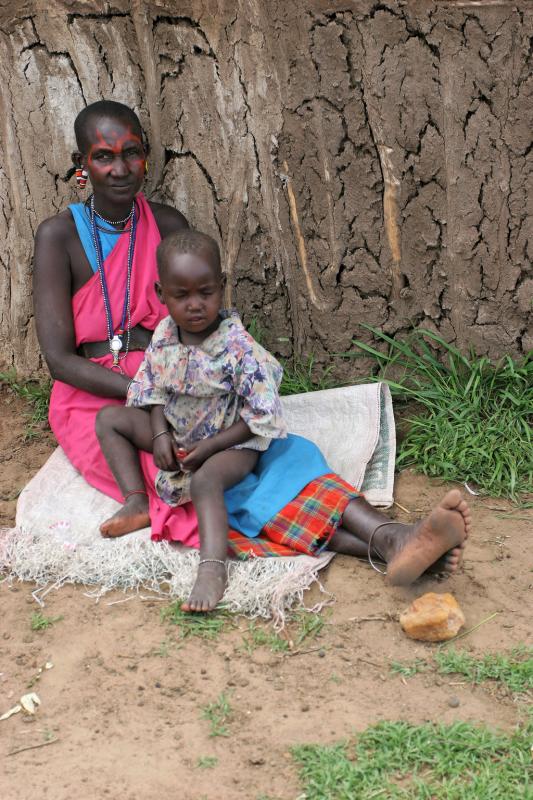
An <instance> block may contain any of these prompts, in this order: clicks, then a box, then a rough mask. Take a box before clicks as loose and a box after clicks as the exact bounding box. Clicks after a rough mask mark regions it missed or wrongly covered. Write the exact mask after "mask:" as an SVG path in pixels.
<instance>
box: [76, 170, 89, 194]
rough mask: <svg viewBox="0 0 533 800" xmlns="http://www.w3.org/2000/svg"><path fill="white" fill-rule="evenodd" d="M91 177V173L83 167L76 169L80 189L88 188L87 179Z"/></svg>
mask: <svg viewBox="0 0 533 800" xmlns="http://www.w3.org/2000/svg"><path fill="white" fill-rule="evenodd" d="M88 177H89V173H88V172H87V170H86V169H83V168H82V167H77V168H76V183H77V184H78V188H79V189H85V187H86V186H87V178H88Z"/></svg>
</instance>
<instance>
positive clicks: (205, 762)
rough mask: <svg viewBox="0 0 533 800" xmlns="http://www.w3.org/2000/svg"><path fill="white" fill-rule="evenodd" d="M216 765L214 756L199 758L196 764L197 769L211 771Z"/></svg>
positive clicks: (216, 759) (216, 761)
mask: <svg viewBox="0 0 533 800" xmlns="http://www.w3.org/2000/svg"><path fill="white" fill-rule="evenodd" d="M217 764H218V758H217V757H216V756H200V758H199V759H198V761H197V762H196V766H197V767H198V769H213V767H216V765H217Z"/></svg>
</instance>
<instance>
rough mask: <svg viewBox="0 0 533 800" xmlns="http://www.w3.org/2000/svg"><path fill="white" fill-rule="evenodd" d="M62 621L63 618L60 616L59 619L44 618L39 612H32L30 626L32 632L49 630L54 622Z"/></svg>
mask: <svg viewBox="0 0 533 800" xmlns="http://www.w3.org/2000/svg"><path fill="white" fill-rule="evenodd" d="M62 619H63V616H61V615H60V616H59V617H45V616H44V614H41V612H40V611H34V612H33V614H32V615H31V622H30V626H31V629H32V631H44V630H46V629H47V628H51V627H52V625H55V624H56V622H61V620H62Z"/></svg>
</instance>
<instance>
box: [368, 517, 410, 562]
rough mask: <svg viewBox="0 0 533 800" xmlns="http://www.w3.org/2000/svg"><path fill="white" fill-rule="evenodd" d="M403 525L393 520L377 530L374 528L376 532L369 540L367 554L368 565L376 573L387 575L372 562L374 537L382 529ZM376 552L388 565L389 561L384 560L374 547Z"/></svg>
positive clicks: (379, 526)
mask: <svg viewBox="0 0 533 800" xmlns="http://www.w3.org/2000/svg"><path fill="white" fill-rule="evenodd" d="M403 524H404V523H402V522H396V521H395V520H391V521H390V522H382V523H381V525H378V526H377V528H374V530H373V531H372V533H371V534H370V539H369V540H368V549H367V553H366V554H367V558H368V563H369V564H370V566H371V567H372V569H375V570H376V572H379V574H380V575H386V574H387V570H383V569H380V568H379V567H377V566H376V565H375V564H374V562H373V561H372V542H373V540H374V536H375V535H376V533H377V532H378V531H379V529H380V528H384V527H385V526H386V525H403ZM374 550H375V552H376V553H377V555H378V558H380V559H381V560H382V561H383V563H384V564H386V563H387V560H386V559H385V558H383V556H382V555H381V553H380V552H379V550H378V549H377V547H374Z"/></svg>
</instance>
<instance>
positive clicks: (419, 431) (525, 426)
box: [354, 325, 533, 501]
mask: <svg viewBox="0 0 533 800" xmlns="http://www.w3.org/2000/svg"><path fill="white" fill-rule="evenodd" d="M363 327H364V328H366V329H367V330H369V331H371V332H372V333H373V335H374V336H375V337H376V338H378V339H379V340H381V342H384V343H385V344H386V345H387V350H386V352H380V351H379V350H377V349H376V348H375V347H372V346H370V345H368V344H365V343H364V342H360V341H354V344H355V345H356V346H357V347H358V348H359V350H360V351H361V352H362V353H364V354H366V355H370V356H371V357H373V358H374V359H375V360H376V362H377V364H378V365H379V367H380V372H379V376H378V377H374V378H373V379H374V380H378V379H379V380H384V381H386V382H387V383H388V385H389V387H390V389H391V391H392V393H393V395H394V396H395V398H397V399H401V400H406V401H407V400H410V401H415V402H416V404H417V405H418V407H421V411H420V412H419V413H415V414H413V415H412V416H411V417H410V418H409V419H408V423H409V427H408V430H407V433H406V435H405V438H404V439H403V441H401V443H400V446H399V451H398V456H397V461H396V463H397V466H398V467H400V468H403V467H407V466H414V467H415V468H416V469H418V470H420V471H421V472H423V473H424V474H425V475H428V476H430V477H439V478H443V479H444V480H449V481H458V482H460V483H464V482H465V481H467V482H468V481H470V482H472V483H474V484H475V485H476V486H477V487H478V489H479V490H480V491H481V492H482V493H484V494H489V495H493V496H496V497H499V496H501V497H509V498H511V499H513V500H515V501H516V500H519V499H520V495H522V494H523V493H526V492H528V491H530V490H531V484H532V480H533V442H532V433H531V421H532V409H533V359H532V357H531V354H529V356H528V357H525V358H524V359H522V360H521V361H519V362H518V361H517V362H515V361H513V360H512V359H511V358H510V357H509V356H506V357H504V358H502V359H501V360H500V361H498V362H497V363H492V362H491V361H490V360H489V359H488V358H487V357H486V356H479V357H476V356H474V355H472V356H470V357H467V356H465V355H464V354H462V353H461V352H460V351H459V350H457V349H456V348H455V347H453V346H452V345H450V344H448V343H447V342H445V341H444V339H442V338H441V337H440V336H437V335H436V334H434V333H433V332H432V331H425V330H418V331H413V333H411V334H410V335H409V336H408V337H407V338H406V339H405V340H402V341H400V340H399V339H393V338H391V337H390V336H387V335H386V334H384V333H382V332H381V331H379V330H377V329H376V328H372V327H371V326H369V325H363ZM432 347H434V348H436V349H438V350H439V351H440V353H441V354H442V355H443V356H444V358H443V359H442V360H439V358H437V356H436V354H435V350H433V349H432Z"/></svg>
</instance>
